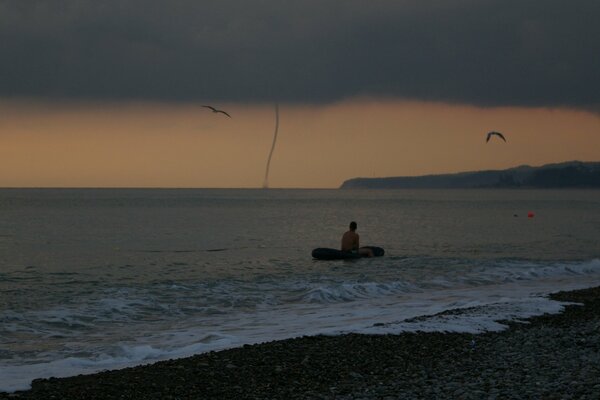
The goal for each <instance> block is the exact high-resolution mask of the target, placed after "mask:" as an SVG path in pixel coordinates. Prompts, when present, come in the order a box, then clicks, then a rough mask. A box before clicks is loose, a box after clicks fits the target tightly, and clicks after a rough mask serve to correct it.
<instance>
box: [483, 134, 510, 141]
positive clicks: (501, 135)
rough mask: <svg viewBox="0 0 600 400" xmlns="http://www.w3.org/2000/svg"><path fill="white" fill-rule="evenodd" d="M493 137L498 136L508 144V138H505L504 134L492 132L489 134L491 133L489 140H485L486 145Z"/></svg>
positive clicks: (488, 135)
mask: <svg viewBox="0 0 600 400" xmlns="http://www.w3.org/2000/svg"><path fill="white" fill-rule="evenodd" d="M492 135H496V136H498V137H499V138H500V139H502V140H504V141H505V142H506V138H505V137H504V135H503V134H501V133H500V132H494V131H492V132H489V133H488V134H487V139H485V142H486V143H487V142H489V141H490V138H491V137H492Z"/></svg>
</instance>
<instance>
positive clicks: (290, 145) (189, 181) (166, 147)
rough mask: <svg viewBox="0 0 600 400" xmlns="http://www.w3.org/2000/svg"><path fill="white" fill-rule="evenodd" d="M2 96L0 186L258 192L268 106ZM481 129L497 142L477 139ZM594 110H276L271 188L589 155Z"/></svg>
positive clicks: (594, 140) (375, 102)
mask: <svg viewBox="0 0 600 400" xmlns="http://www.w3.org/2000/svg"><path fill="white" fill-rule="evenodd" d="M202 104H203V103H159V102H111V103H109V102H105V103H101V102H87V103H82V102H78V103H72V102H71V103H69V102H64V103H60V102H59V103H57V102H44V101H40V100H37V101H25V100H21V101H15V100H13V101H8V100H5V101H2V102H0V113H2V115H3V116H4V117H3V118H2V120H1V121H0V160H1V161H0V171H1V172H0V187H164V188H175V187H177V188H179V187H181V188H188V187H189V188H200V187H202V188H207V187H210V188H258V187H261V185H262V180H263V176H264V169H265V165H266V160H267V155H268V151H269V149H270V145H271V141H272V133H273V127H274V110H273V105H272V104H240V103H227V104H219V107H220V108H223V109H226V110H228V112H229V113H230V114H231V115H232V118H231V119H229V118H227V117H225V116H224V115H222V114H214V113H212V112H210V111H209V110H206V109H205V108H202ZM490 130H497V131H500V132H503V133H504V134H505V135H506V137H507V139H508V142H507V143H504V142H501V141H498V142H496V141H494V140H492V141H490V142H489V143H486V142H485V134H486V133H487V132H488V131H490ZM599 133H600V115H598V114H595V113H591V112H585V111H578V110H572V109H564V108H553V109H548V108H524V107H495V108H481V107H473V106H464V105H450V104H444V103H434V102H415V101H398V100H381V99H373V98H355V99H351V100H348V101H343V102H337V103H332V104H323V105H302V104H281V105H280V130H279V138H278V143H277V148H276V149H275V152H274V156H273V160H272V165H271V174H270V186H271V187H273V188H336V187H339V185H340V184H341V183H342V182H343V181H344V180H346V179H350V178H354V177H385V176H418V175H424V174H440V173H450V172H460V171H470V170H484V169H504V168H510V167H514V166H518V165H522V164H529V165H542V164H546V163H554V162H563V161H571V160H580V161H598V160H600V135H599Z"/></svg>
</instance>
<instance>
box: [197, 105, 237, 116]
mask: <svg viewBox="0 0 600 400" xmlns="http://www.w3.org/2000/svg"><path fill="white" fill-rule="evenodd" d="M202 107H205V108H210V109H211V110H212V112H214V113H221V114H225V115H227V116H228V117H229V118H231V115H229V114H227V113H226V112H225V111H223V110H217V109H216V108H214V107H212V106H202Z"/></svg>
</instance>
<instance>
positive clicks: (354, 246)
mask: <svg viewBox="0 0 600 400" xmlns="http://www.w3.org/2000/svg"><path fill="white" fill-rule="evenodd" d="M356 228H357V225H356V222H354V221H352V222H350V230H349V231H347V232H346V233H344V235H343V236H342V251H346V252H349V253H356V254H360V255H363V256H367V257H373V251H372V250H371V249H370V248H368V247H364V248H362V249H361V248H360V236H358V233H356Z"/></svg>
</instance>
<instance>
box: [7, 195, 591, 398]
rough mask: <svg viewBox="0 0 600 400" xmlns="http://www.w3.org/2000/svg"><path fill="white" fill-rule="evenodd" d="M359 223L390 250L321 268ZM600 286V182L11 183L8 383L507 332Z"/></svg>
mask: <svg viewBox="0 0 600 400" xmlns="http://www.w3.org/2000/svg"><path fill="white" fill-rule="evenodd" d="M528 212H533V213H534V214H535V216H534V217H533V218H528V216H527V214H528ZM351 220H356V221H357V222H358V232H359V233H360V234H361V242H362V244H364V245H369V244H370V245H377V246H381V247H384V248H385V250H386V255H385V256H384V257H382V258H375V259H360V260H353V261H314V260H312V259H311V256H310V253H311V250H312V249H313V248H315V247H335V248H337V247H338V246H339V241H340V237H341V235H342V233H343V232H344V231H345V230H346V229H347V226H348V223H349V222H350V221H351ZM599 284H600V191H598V190H595V191H593V190H590V191H552V190H418V191H412V190H389V191H352V190H217V189H215V190H204V189H202V190H123V189H119V190H113V189H105V190H101V189H99V190H95V189H85V190H57V189H3V190H0V390H4V391H12V390H17V389H26V388H28V387H29V385H30V382H31V380H32V379H35V378H40V377H49V376H68V375H75V374H79V373H85V372H92V371H98V370H103V369H112V368H117V367H123V366H130V365H135V364H141V363H149V362H152V361H156V360H160V359H165V358H173V357H182V356H186V355H191V354H194V353H199V352H204V351H210V350H216V349H222V348H227V347H232V346H238V345H242V344H245V343H256V342H262V341H267V340H272V339H283V338H289V337H295V336H301V335H313V334H321V333H323V334H338V333H344V332H364V333H390V332H392V333H393V332H400V331H406V330H409V331H415V330H442V331H464V332H480V331H482V330H486V329H501V325H499V324H498V323H496V322H495V320H500V319H519V318H524V317H527V316H530V315H535V314H540V313H544V312H558V311H560V309H561V307H562V305H561V304H559V303H556V302H552V301H549V300H547V299H545V298H544V297H543V295H545V294H547V293H550V292H554V291H558V290H562V289H573V288H581V287H588V286H595V285H599ZM454 308H464V309H465V310H464V312H462V313H459V314H457V315H441V316H433V315H434V314H436V313H439V312H441V311H444V310H447V309H454ZM423 315H431V316H432V317H429V318H424V319H417V320H411V318H412V317H415V316H423Z"/></svg>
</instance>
